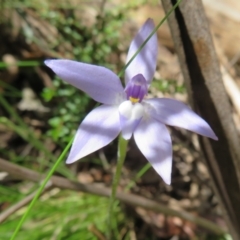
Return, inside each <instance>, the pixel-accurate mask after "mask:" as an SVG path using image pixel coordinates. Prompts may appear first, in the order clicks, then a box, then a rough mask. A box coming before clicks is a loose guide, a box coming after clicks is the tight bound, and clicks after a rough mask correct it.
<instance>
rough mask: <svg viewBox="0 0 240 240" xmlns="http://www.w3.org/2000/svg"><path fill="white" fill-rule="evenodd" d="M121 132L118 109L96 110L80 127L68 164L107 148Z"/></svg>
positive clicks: (113, 107) (98, 108)
mask: <svg viewBox="0 0 240 240" xmlns="http://www.w3.org/2000/svg"><path fill="white" fill-rule="evenodd" d="M119 132H120V123H119V113H118V108H117V107H115V106H107V105H102V106H100V107H97V108H95V109H94V110H92V111H91V112H90V113H89V114H88V115H87V116H86V117H85V119H84V120H83V122H82V123H81V125H80V126H79V128H78V130H77V133H76V135H75V138H74V141H73V144H72V148H71V150H70V154H69V156H68V158H67V163H73V162H75V161H77V160H78V159H80V158H83V157H85V156H86V155H88V154H90V153H92V152H95V151H96V150H98V149H100V148H102V147H104V146H106V145H107V144H109V143H110V142H111V141H112V140H113V139H115V138H116V137H117V135H118V134H119Z"/></svg>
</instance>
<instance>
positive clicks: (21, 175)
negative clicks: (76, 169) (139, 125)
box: [0, 158, 226, 235]
mask: <svg viewBox="0 0 240 240" xmlns="http://www.w3.org/2000/svg"><path fill="white" fill-rule="evenodd" d="M0 170H2V171H5V172H8V173H9V174H11V175H13V176H14V177H16V178H18V179H22V180H30V181H34V182H39V181H41V180H42V179H44V175H41V174H40V173H38V172H36V171H33V170H30V169H27V168H25V167H20V166H18V165H16V164H13V163H10V162H8V161H6V160H4V159H2V158H0ZM51 184H52V186H53V187H58V188H61V189H69V190H73V191H81V192H86V193H91V194H95V195H99V196H103V197H109V196H110V194H111V189H110V188H107V187H103V186H101V187H99V186H97V185H96V184H82V183H78V182H74V181H70V180H68V179H66V178H63V177H58V176H53V177H52V178H51ZM116 198H117V199H118V200H120V201H122V202H124V203H126V204H129V205H132V206H134V207H142V208H145V209H148V210H152V211H155V212H160V213H163V214H166V215H170V216H176V217H179V218H182V219H185V220H187V221H190V222H192V223H195V224H197V225H199V226H200V227H203V228H205V229H207V230H209V231H211V232H213V233H215V234H218V235H221V234H224V233H226V230H224V229H223V228H222V227H219V226H218V225H216V224H215V223H212V222H211V221H209V220H206V219H204V218H202V217H196V216H194V215H192V214H190V213H188V212H185V211H176V210H174V209H171V208H169V207H167V206H165V205H163V204H161V203H158V202H155V201H152V200H149V199H146V198H144V197H140V196H137V195H134V194H128V193H124V192H117V195H116ZM0 219H1V215H0Z"/></svg>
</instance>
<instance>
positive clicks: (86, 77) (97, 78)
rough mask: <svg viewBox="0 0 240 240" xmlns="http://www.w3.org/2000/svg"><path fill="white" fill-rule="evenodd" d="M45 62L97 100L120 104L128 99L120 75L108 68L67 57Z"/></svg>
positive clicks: (59, 74)
mask: <svg viewBox="0 0 240 240" xmlns="http://www.w3.org/2000/svg"><path fill="white" fill-rule="evenodd" d="M45 64H46V65H47V66H48V67H49V68H51V69H52V70H53V71H54V72H55V73H56V74H57V75H58V76H59V77H60V78H62V79H63V80H64V81H66V82H68V83H70V84H72V85H73V86H74V87H76V88H79V89H81V90H82V91H84V92H86V93H87V94H88V95H90V96H91V97H92V98H93V99H94V100H95V101H97V102H100V103H104V104H118V103H119V101H120V102H121V101H122V98H124V99H126V94H125V93H124V90H123V86H122V84H121V82H120V79H119V77H118V76H117V75H116V74H115V73H113V72H112V71H110V70H109V69H107V68H104V67H99V66H95V65H91V64H86V63H81V62H77V61H72V60H66V59H62V60H61V59H59V60H46V61H45ZM118 98H120V100H119V99H118ZM118 100H119V101H118Z"/></svg>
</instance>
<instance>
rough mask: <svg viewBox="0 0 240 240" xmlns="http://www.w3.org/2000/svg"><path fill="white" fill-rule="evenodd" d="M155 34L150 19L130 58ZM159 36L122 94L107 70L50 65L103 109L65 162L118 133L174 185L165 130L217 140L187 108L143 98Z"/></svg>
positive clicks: (85, 124) (133, 67) (133, 66)
mask: <svg viewBox="0 0 240 240" xmlns="http://www.w3.org/2000/svg"><path fill="white" fill-rule="evenodd" d="M153 29H154V23H153V21H152V20H151V19H148V20H147V21H146V22H145V24H144V25H143V26H142V28H141V29H140V30H139V32H138V33H137V35H136V36H135V38H134V39H133V41H132V43H131V45H130V48H129V52H128V55H127V62H128V61H129V60H130V59H131V58H132V56H133V55H134V54H135V52H136V51H137V50H138V49H139V47H140V46H141V45H142V43H143V42H144V41H145V40H146V38H147V37H148V36H149V34H150V33H151V32H152V31H153ZM157 46H158V42H157V35H156V33H155V34H154V35H153V36H152V37H151V38H150V40H149V41H148V42H147V43H146V45H145V46H144V47H143V49H142V50H141V51H140V53H139V54H138V55H137V56H136V57H135V58H134V60H133V61H132V62H131V63H130V65H129V66H128V67H127V69H126V71H125V84H126V88H125V89H124V88H123V86H122V84H121V81H120V79H119V77H118V76H117V75H116V74H115V73H113V72H112V71H110V70H109V69H107V68H104V67H100V66H95V65H90V64H86V63H81V62H76V61H71V60H46V61H45V64H46V65H47V66H48V67H50V68H51V69H52V70H53V71H54V72H55V73H56V74H57V75H58V76H59V77H60V78H62V79H63V80H65V81H66V82H68V83H70V84H72V85H73V86H75V87H77V88H79V89H81V90H82V91H84V92H86V93H87V94H88V95H90V96H91V97H92V98H93V99H94V100H95V101H97V102H100V103H102V104H103V105H101V106H99V107H97V108H95V109H94V110H92V111H91V112H90V113H89V114H88V115H87V116H86V117H85V119H84V120H83V121H82V123H81V124H80V126H79V128H78V130H77V132H76V135H75V138H74V141H73V144H72V148H71V150H70V154H69V156H68V158H67V163H73V162H75V161H77V160H79V159H80V158H83V157H84V156H86V155H88V154H90V153H92V152H94V151H96V150H98V149H100V148H102V147H104V146H106V145H107V144H109V143H110V142H111V141H112V140H113V139H115V138H116V137H117V136H118V134H119V133H120V132H122V136H123V138H124V139H130V138H131V136H132V135H133V136H134V139H135V142H136V144H137V146H138V148H139V149H140V151H141V152H142V153H143V155H144V156H145V157H146V159H147V160H148V161H149V162H150V163H151V165H152V166H153V168H154V169H155V170H156V172H157V173H158V174H159V175H160V176H161V177H162V179H163V180H164V181H165V182H166V183H167V184H170V182H171V170H172V143H171V138H170V135H169V132H168V130H167V128H166V126H165V124H167V125H171V126H176V127H182V128H185V129H187V130H190V131H193V132H195V133H198V134H200V135H203V136H206V137H209V138H212V139H214V140H217V137H216V135H215V134H214V132H213V131H212V129H211V128H210V126H209V125H208V124H207V123H206V122H205V121H204V120H203V119H202V118H200V117H199V116H198V115H197V114H195V113H194V112H193V111H192V110H191V109H190V108H189V107H188V106H186V105H185V104H183V103H181V102H179V101H177V100H174V99H168V98H152V99H145V96H146V95H147V91H148V87H149V85H150V83H151V81H152V79H153V75H154V72H155V69H156V62H157Z"/></svg>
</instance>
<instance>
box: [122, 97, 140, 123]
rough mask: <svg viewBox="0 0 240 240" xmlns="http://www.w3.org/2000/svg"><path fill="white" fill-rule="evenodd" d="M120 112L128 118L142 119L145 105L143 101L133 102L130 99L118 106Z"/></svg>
mask: <svg viewBox="0 0 240 240" xmlns="http://www.w3.org/2000/svg"><path fill="white" fill-rule="evenodd" d="M118 111H119V113H120V114H121V115H122V116H124V117H125V118H127V119H129V120H130V119H131V120H134V119H140V118H141V117H142V116H143V114H144V107H143V105H142V104H141V103H135V104H133V103H132V102H131V101H130V100H127V101H124V102H122V103H121V104H120V105H119V107H118Z"/></svg>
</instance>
